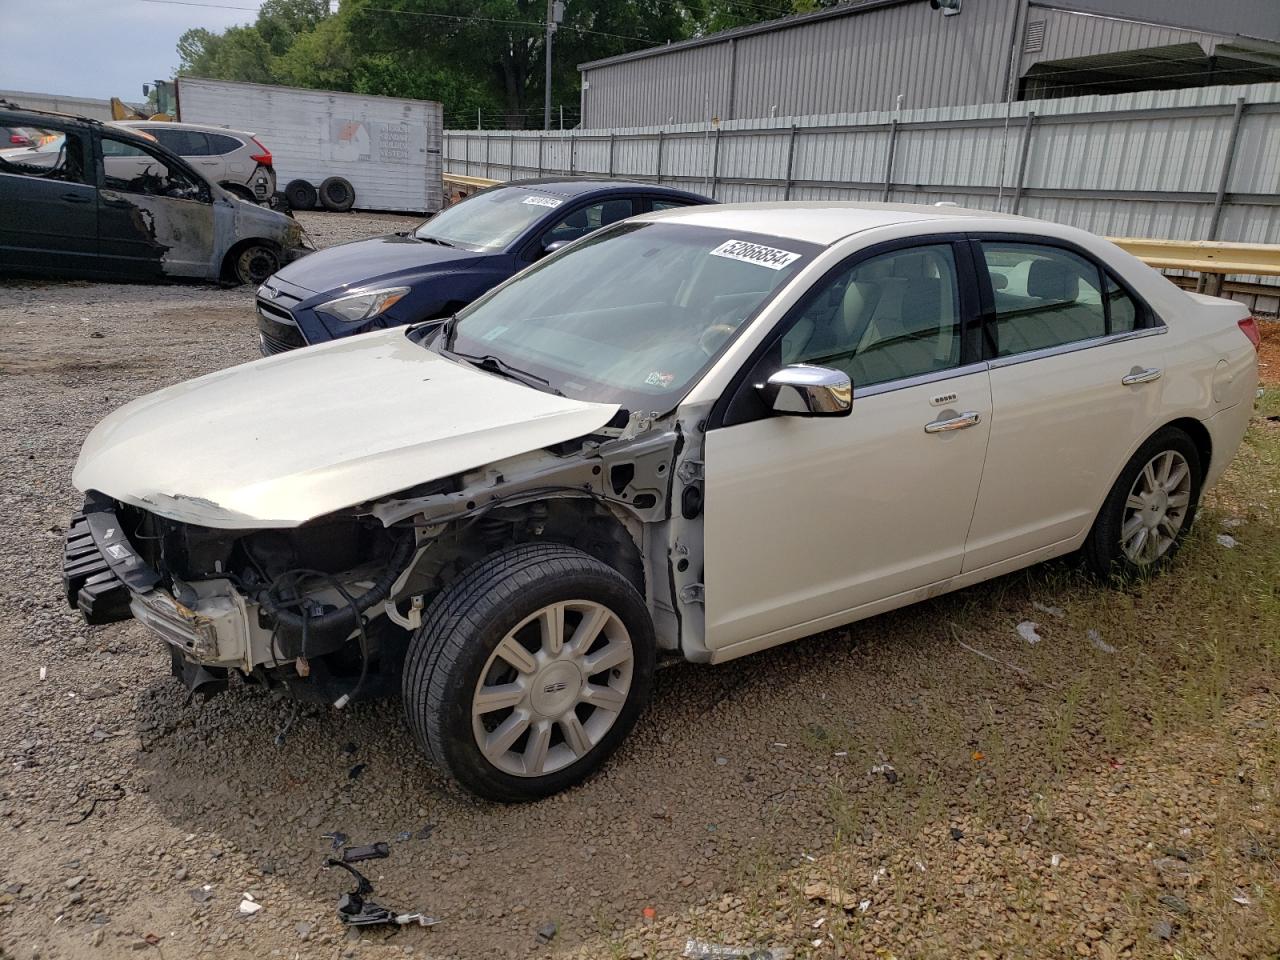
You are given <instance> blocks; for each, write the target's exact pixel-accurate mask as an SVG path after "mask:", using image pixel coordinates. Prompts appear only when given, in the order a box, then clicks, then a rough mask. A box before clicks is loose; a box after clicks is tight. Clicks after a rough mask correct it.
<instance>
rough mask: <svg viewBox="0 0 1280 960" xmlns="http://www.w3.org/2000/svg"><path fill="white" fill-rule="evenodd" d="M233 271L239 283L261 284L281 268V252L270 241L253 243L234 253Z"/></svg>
mask: <svg viewBox="0 0 1280 960" xmlns="http://www.w3.org/2000/svg"><path fill="white" fill-rule="evenodd" d="M232 257H233V258H232V261H231V273H232V274H233V275H234V277H235V279H236V282H237V283H252V284H255V285H257V284H260V283H262V282H263V281H264V280H266V279H267V278H268V277H269V276H271V275H272V274H273V273H275V272H276V271H277V270H279V269H280V254H278V253H277V252H276V250H275V247H273V246H271V244H269V243H251V244H247V245H246V246H243V247H241V248H240V249H239V250H237V251H235V253H234V254H233V255H232Z"/></svg>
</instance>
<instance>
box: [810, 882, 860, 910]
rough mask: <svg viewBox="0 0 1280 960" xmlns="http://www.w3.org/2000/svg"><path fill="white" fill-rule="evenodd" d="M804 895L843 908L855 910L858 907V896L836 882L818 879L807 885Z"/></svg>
mask: <svg viewBox="0 0 1280 960" xmlns="http://www.w3.org/2000/svg"><path fill="white" fill-rule="evenodd" d="M804 895H805V896H806V897H808V898H809V899H810V900H816V901H819V902H821V903H829V904H831V905H832V906H833V907H839V908H840V909H842V910H849V911H853V910H856V909H857V907H858V898H857V897H855V896H854V895H853V894H852V893H849V892H848V891H846V890H843V889H841V888H840V887H837V886H836V885H835V884H832V883H826V882H824V881H821V880H820V881H818V882H817V883H809V884H806V885H805V888H804Z"/></svg>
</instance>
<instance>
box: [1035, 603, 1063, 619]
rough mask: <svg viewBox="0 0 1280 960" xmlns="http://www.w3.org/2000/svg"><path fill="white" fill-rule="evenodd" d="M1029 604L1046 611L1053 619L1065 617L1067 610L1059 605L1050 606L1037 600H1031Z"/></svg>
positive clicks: (1042, 611)
mask: <svg viewBox="0 0 1280 960" xmlns="http://www.w3.org/2000/svg"><path fill="white" fill-rule="evenodd" d="M1031 605H1032V606H1033V607H1035V608H1036V609H1037V610H1039V611H1040V612H1041V613H1047V614H1048V615H1049V616H1051V617H1053V619H1055V620H1063V619H1066V616H1067V611H1065V610H1063V609H1062V608H1061V607H1051V606H1049V605H1047V604H1043V603H1041V602H1040V601H1039V600H1032V601H1031Z"/></svg>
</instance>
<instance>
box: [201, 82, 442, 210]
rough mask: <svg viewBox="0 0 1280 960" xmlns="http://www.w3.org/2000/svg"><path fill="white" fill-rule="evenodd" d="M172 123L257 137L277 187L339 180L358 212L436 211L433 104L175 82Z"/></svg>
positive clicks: (437, 138) (437, 134) (438, 136)
mask: <svg viewBox="0 0 1280 960" xmlns="http://www.w3.org/2000/svg"><path fill="white" fill-rule="evenodd" d="M177 99H178V119H179V120H181V121H182V122H183V123H203V124H213V125H217V126H221V127H228V128H231V129H233V130H244V131H247V132H250V133H256V134H257V135H258V138H259V139H260V140H261V141H262V142H263V144H264V145H265V146H266V148H267V149H268V150H270V151H271V155H272V158H273V160H274V166H275V171H276V183H277V185H278V188H279V189H281V190H283V189H284V187H285V185H286V184H288V183H289V181H291V180H307V181H309V182H310V183H312V184H313V185H314V186H316V187H319V186H320V184H321V182H322V181H323V180H325V179H326V178H327V177H342V178H344V179H346V180H348V181H350V183H351V185H352V187H354V188H355V194H356V197H355V206H356V208H357V209H361V210H396V211H407V212H412V213H435V212H436V211H438V210H439V209H440V207H441V206H442V185H441V173H442V166H441V159H440V148H441V146H442V144H443V142H444V110H443V108H442V107H441V105H440V104H439V103H436V102H435V101H434V100H401V99H398V98H395V97H374V96H365V95H364V94H359V93H336V92H334V91H330V90H304V89H301V88H299V87H276V86H271V85H268V84H261V83H237V82H232V81H229V80H204V79H201V78H197V77H180V78H179V79H178V98H177Z"/></svg>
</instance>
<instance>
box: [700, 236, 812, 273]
mask: <svg viewBox="0 0 1280 960" xmlns="http://www.w3.org/2000/svg"><path fill="white" fill-rule="evenodd" d="M711 255H712V256H713V257H727V258H728V259H730V260H741V261H742V262H743V263H754V264H755V265H756V266H758V267H768V268H769V269H770V270H781V269H783V268H784V267H788V266H790V265H791V264H793V263H795V262H796V261H797V260H799V259H800V254H798V253H792V252H791V251H789V250H779V249H778V248H777V247H766V246H762V245H761V244H758V243H751V242H749V241H747V240H726V241H725V242H724V243H722V244H720V246H718V247H716V248H715V249H714V250H712V251H711Z"/></svg>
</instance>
